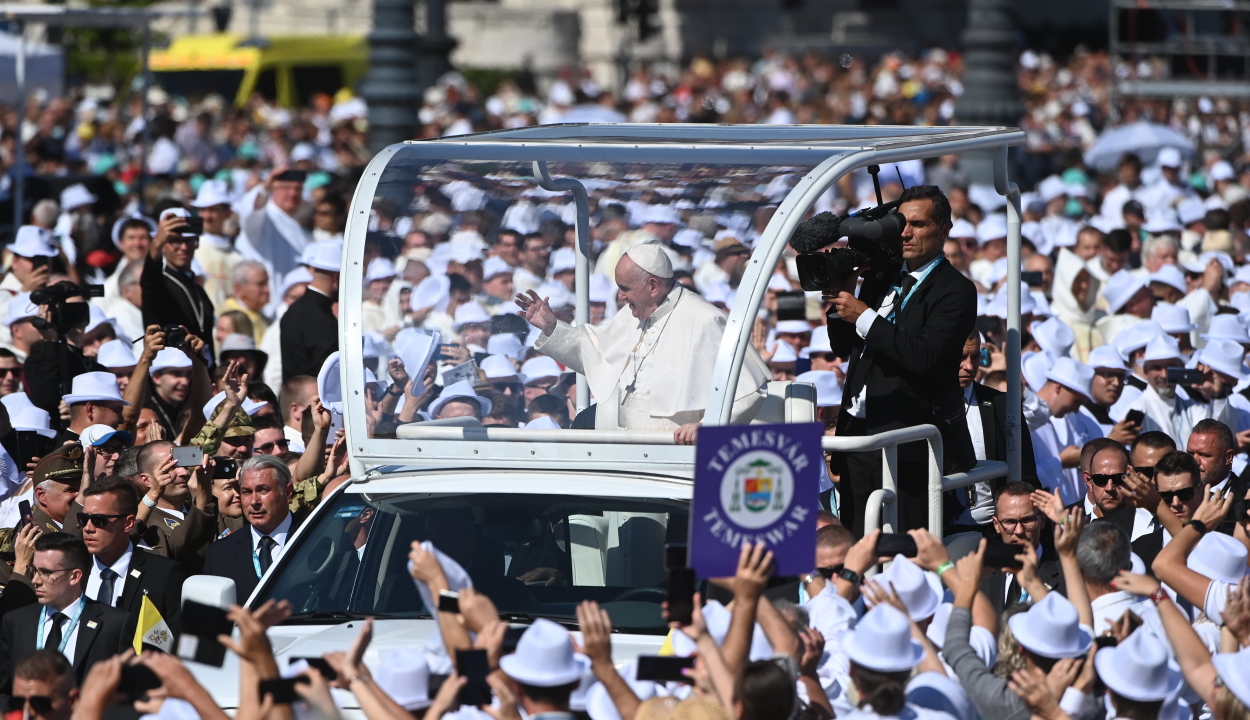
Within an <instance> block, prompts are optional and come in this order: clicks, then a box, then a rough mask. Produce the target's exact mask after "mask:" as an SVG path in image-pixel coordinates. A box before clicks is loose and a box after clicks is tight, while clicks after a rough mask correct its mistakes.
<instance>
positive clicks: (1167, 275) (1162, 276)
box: [1147, 263, 1189, 293]
mask: <svg viewBox="0 0 1250 720" xmlns="http://www.w3.org/2000/svg"><path fill="white" fill-rule="evenodd" d="M1147 279H1148V281H1149V282H1152V283H1155V282H1157V283H1163V284H1164V285H1167V286H1169V287H1174V288H1176V289H1177V290H1180V291H1181V292H1182V293H1187V292H1189V287H1188V286H1187V285H1186V284H1185V273H1183V272H1181V269H1180V268H1178V267H1176V266H1175V265H1173V264H1172V263H1167V264H1166V265H1164V266H1163V267H1161V268H1159V270H1158V272H1155V273H1153V274H1151V275H1150V276H1149V278H1147Z"/></svg>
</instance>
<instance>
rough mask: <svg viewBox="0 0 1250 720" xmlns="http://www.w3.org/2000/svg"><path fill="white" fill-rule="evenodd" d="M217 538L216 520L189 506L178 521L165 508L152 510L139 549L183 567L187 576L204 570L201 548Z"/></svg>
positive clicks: (176, 516) (202, 549)
mask: <svg viewBox="0 0 1250 720" xmlns="http://www.w3.org/2000/svg"><path fill="white" fill-rule="evenodd" d="M216 537H217V520H216V517H215V516H214V515H209V514H208V513H206V512H204V511H203V510H201V509H199V508H197V507H195V506H191V507H190V508H189V509H187V511H186V512H185V513H184V514H183V515H182V517H179V516H178V515H176V514H174V513H172V512H169V511H168V510H166V509H165V508H160V507H155V508H152V513H151V514H150V515H148V519H147V527H146V528H145V529H144V532H143V542H142V544H141V545H140V547H141V548H143V549H144V550H147V551H148V552H151V553H155V554H157V555H161V556H163V557H167V558H169V559H170V560H174V561H176V562H178V563H180V564H181V565H182V567H183V568H184V569H185V570H186V571H187V574H188V575H196V574H199V572H200V569H201V568H203V567H204V557H203V555H204V552H203V551H204V548H205V547H206V546H207V545H208V544H209V543H210V542H212V541H213V539H214V538H216Z"/></svg>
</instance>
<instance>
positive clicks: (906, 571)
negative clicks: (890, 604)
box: [877, 555, 942, 622]
mask: <svg viewBox="0 0 1250 720" xmlns="http://www.w3.org/2000/svg"><path fill="white" fill-rule="evenodd" d="M931 574H932V573H928V572H925V571H924V569H922V568H921V567H920V566H919V565H917V564H916V563H914V562H912V561H911V560H908V559H907V558H905V557H903V556H902V555H895V556H894V561H893V562H892V563H890V567H888V568H886V570H885V572H883V573H881V576H880V577H879V578H877V582H880V583H881V585H882V586H883V587H890V586H891V585H892V586H894V592H895V593H896V594H897V595H898V599H899V600H902V601H903V606H904V607H906V608H907V614H908V615H910V616H911V619H912V620H915V621H916V622H920V621H922V620H927V619H928V618H931V617H933V613H935V612H937V609H938V605H940V604H942V582H941V580H939V579H938V577H937V575H933V576H932V577H929V576H930V575H931Z"/></svg>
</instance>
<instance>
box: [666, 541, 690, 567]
mask: <svg viewBox="0 0 1250 720" xmlns="http://www.w3.org/2000/svg"><path fill="white" fill-rule="evenodd" d="M687 551H688V548H687V545H686V543H666V544H665V545H664V569H665V570H676V569H677V568H684V567H686V554H687Z"/></svg>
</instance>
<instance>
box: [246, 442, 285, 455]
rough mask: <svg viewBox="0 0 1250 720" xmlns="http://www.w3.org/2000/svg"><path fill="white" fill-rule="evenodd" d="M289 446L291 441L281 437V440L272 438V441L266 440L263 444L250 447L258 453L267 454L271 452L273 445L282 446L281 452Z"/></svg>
mask: <svg viewBox="0 0 1250 720" xmlns="http://www.w3.org/2000/svg"><path fill="white" fill-rule="evenodd" d="M290 446H291V441H290V440H287V439H286V438H282V439H281V440H274V441H273V442H267V443H265V444H264V445H257V446H256V447H254V448H252V450H254V451H256V452H258V453H260V454H261V455H268V454H269V453H271V452H273V449H274V448H275V447H279V448H282V450H283V452H285V451H286V449H287V448H289V447H290Z"/></svg>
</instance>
